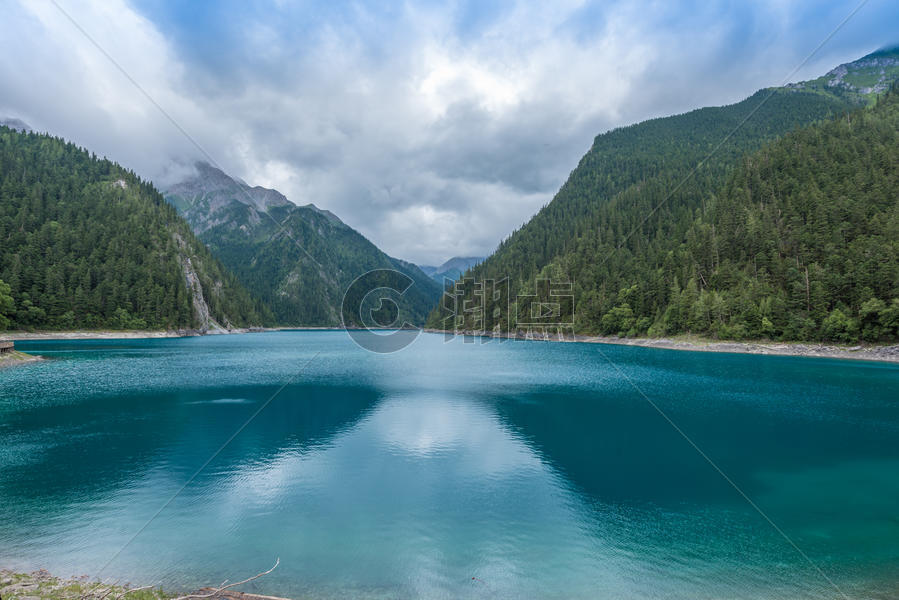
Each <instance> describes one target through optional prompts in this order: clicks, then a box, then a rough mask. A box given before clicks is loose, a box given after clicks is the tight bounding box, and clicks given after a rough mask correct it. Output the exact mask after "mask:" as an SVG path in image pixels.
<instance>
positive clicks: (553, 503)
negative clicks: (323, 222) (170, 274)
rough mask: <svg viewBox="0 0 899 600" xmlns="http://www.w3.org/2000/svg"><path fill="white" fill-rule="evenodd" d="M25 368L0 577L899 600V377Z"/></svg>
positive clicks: (283, 591)
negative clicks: (12, 572)
mask: <svg viewBox="0 0 899 600" xmlns="http://www.w3.org/2000/svg"><path fill="white" fill-rule="evenodd" d="M17 347H20V348H21V349H22V350H26V351H29V352H34V353H38V354H43V355H44V356H46V357H48V358H52V359H53V360H49V361H46V362H42V363H38V364H32V365H28V366H23V367H19V368H14V369H6V370H3V371H0V566H5V567H13V568H18V569H33V568H38V567H43V568H47V569H49V570H51V571H52V572H54V573H56V574H59V575H80V574H91V575H97V574H98V573H99V574H100V575H101V576H102V577H103V578H119V577H122V578H125V579H127V580H130V581H134V582H139V583H141V584H145V583H155V582H165V585H166V587H167V588H168V589H170V590H172V591H178V590H182V589H184V590H187V589H194V588H197V587H199V586H202V585H214V584H218V583H220V582H221V581H222V580H223V579H226V578H227V579H230V580H237V579H242V578H244V577H247V576H249V575H252V574H254V573H256V572H259V571H262V570H265V569H267V568H268V567H270V566H271V564H272V563H274V561H275V559H276V558H278V557H280V559H281V566H280V567H279V568H278V569H277V570H276V571H275V572H274V573H272V574H271V575H269V576H267V577H266V578H264V579H261V580H259V581H257V582H254V585H255V587H254V585H249V586H247V589H250V590H252V589H256V590H259V591H262V592H264V593H268V594H277V595H286V596H292V597H303V598H313V599H321V598H349V597H352V598H363V599H367V598H435V599H444V598H446V599H449V598H559V599H562V598H583V599H595V598H635V599H639V598H766V599H768V598H823V597H840V596H839V592H837V590H836V589H835V588H834V587H833V585H831V583H830V582H828V579H830V580H831V581H832V582H833V584H835V586H836V587H837V588H839V589H840V591H842V592H843V593H845V594H846V595H848V596H849V597H853V598H856V597H857V598H892V597H896V595H897V593H899V401H897V398H899V367H897V366H896V365H889V364H879V363H865V362H849V361H836V360H828V359H809V358H789V357H770V356H750V355H732V354H708V353H689V352H676V351H665V350H655V349H647V348H635V347H625V346H601V347H600V346H596V345H591V344H549V343H541V342H520V341H515V342H513V341H505V342H502V343H498V342H496V341H493V342H490V343H487V344H479V343H474V344H465V343H462V341H461V340H456V341H455V342H452V343H445V342H444V339H443V337H442V336H439V335H424V336H422V337H421V338H420V339H419V340H417V341H416V342H415V343H414V344H413V345H412V346H411V347H409V348H407V349H405V350H404V351H402V352H399V353H396V354H391V355H378V354H371V353H368V352H365V351H364V350H362V349H360V348H358V347H357V346H355V345H354V344H353V343H352V342H351V341H350V340H349V339H348V337H347V336H346V334H344V333H342V332H281V333H267V334H251V335H243V336H219V337H203V338H186V339H155V340H116V341H112V340H106V341H77V342H74V341H67V342H28V343H19V344H17ZM310 359H311V360H310ZM609 361H612V362H613V363H614V365H613V364H611V363H610V362H609ZM619 369H620V371H619ZM285 384H287V386H286V387H284V388H283V390H282V389H281V388H282V387H283V386H284V385H285ZM279 390H281V391H280V392H279ZM643 394H645V395H646V397H648V398H649V399H650V400H651V401H652V402H653V403H655V404H656V405H657V406H658V408H659V409H661V410H662V411H663V412H664V413H665V414H666V415H667V416H668V417H669V418H670V419H671V421H672V422H673V423H674V424H675V425H676V426H677V427H678V428H679V429H680V431H681V432H682V433H683V435H682V434H681V433H679V432H678V431H677V430H676V429H675V428H674V426H672V424H671V423H669V422H668V421H667V420H666V419H665V418H663V417H662V415H660V413H659V412H658V411H657V410H656V409H655V408H654V407H653V406H652V404H651V403H650V402H649V401H647V398H644V397H643ZM273 395H274V399H273V400H272V401H271V403H270V404H269V405H268V406H266V407H265V409H264V410H262V412H260V413H259V415H258V417H256V418H255V419H254V420H252V421H251V422H250V424H249V425H248V426H247V427H246V428H245V429H243V430H242V431H241V432H240V433H239V434H238V435H237V436H236V437H235V438H234V440H233V441H232V442H231V443H230V444H228V445H227V446H226V447H225V449H224V450H222V451H221V452H220V453H219V454H218V455H216V456H215V458H213V459H212V460H211V461H210V462H209V464H208V466H206V467H205V468H204V469H203V470H202V471H201V472H200V473H199V475H197V476H196V478H194V479H193V480H191V477H192V476H193V475H194V474H195V473H196V472H197V470H198V469H200V467H201V466H202V465H203V464H204V463H205V462H206V461H207V460H208V459H209V458H210V457H211V456H213V455H214V454H215V453H216V451H217V450H218V449H219V448H220V447H221V446H222V445H223V444H224V443H225V442H226V441H227V440H228V439H229V438H230V437H231V436H232V435H233V434H234V433H235V431H237V430H238V429H239V428H240V427H241V425H243V424H244V423H245V422H246V421H247V419H248V418H249V417H250V416H251V415H253V414H254V413H255V412H256V411H258V410H259V408H260V407H262V406H263V404H264V403H265V402H266V401H267V400H268V399H269V398H272V396H273ZM684 436H687V437H689V438H690V440H692V441H693V443H695V445H696V446H697V447H698V448H699V449H700V450H701V451H702V452H703V453H705V455H706V456H707V457H708V458H709V459H711V460H712V461H713V462H714V463H715V464H716V465H717V466H718V467H719V468H720V469H721V471H722V472H723V473H724V474H726V476H727V477H728V478H730V480H731V481H732V482H733V483H734V484H735V485H736V486H737V487H739V488H740V490H742V491H743V492H744V493H745V494H746V495H747V496H748V497H749V498H751V499H752V501H753V502H754V503H755V504H756V505H757V506H758V508H759V509H760V511H761V512H762V513H764V515H765V516H763V515H762V514H760V512H759V511H757V510H756V509H755V508H753V507H752V506H751V505H750V504H749V502H748V501H747V500H746V498H744V497H743V496H741V494H740V493H739V492H738V491H737V490H736V489H735V487H734V486H733V485H731V483H729V482H728V481H727V480H726V479H725V477H724V476H722V474H721V473H719V472H718V471H716V469H715V468H713V467H712V466H711V465H710V464H709V462H708V461H707V460H706V458H704V457H703V456H702V455H701V454H700V452H699V451H697V449H696V448H694V447H693V446H691V444H690V443H688V442H687V441H686V440H685V438H684ZM188 481H190V483H189V484H188V485H187V486H185V483H186V482H188ZM179 492H180V493H179ZM173 498H174V499H173ZM169 501H170V502H169ZM167 502H168V504H166V503H167ZM163 506H164V508H162V507H163ZM160 508H162V510H161V511H160ZM157 512H158V514H157ZM154 515H156V516H155V518H153V517H154ZM766 517H767V518H766ZM768 519H770V522H769V521H768ZM772 522H773V523H774V524H776V525H777V526H778V527H779V528H780V529H781V531H782V532H783V534H784V535H785V536H786V538H789V541H788V540H787V539H786V538H785V537H784V535H781V534H780V533H779V532H778V531H777V530H776V529H775V528H774V526H772ZM135 535H136V537H135ZM794 544H795V546H794ZM797 548H798V550H797ZM800 551H801V552H800ZM803 553H804V554H805V555H806V556H807V557H808V559H809V560H807V559H806V558H804V557H803V555H802V554H803ZM819 569H820V570H819ZM101 570H102V571H101Z"/></svg>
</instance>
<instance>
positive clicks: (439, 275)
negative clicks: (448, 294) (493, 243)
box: [420, 256, 484, 285]
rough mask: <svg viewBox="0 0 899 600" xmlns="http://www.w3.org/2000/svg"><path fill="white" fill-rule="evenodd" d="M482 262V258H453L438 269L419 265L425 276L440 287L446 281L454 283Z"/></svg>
mask: <svg viewBox="0 0 899 600" xmlns="http://www.w3.org/2000/svg"><path fill="white" fill-rule="evenodd" d="M483 260H484V257H483V256H454V257H452V258H451V259H449V260H448V261H446V262H445V263H443V264H442V265H440V266H439V267H431V266H427V265H420V268H421V270H422V271H424V273H425V275H427V276H428V277H430V278H431V279H433V280H434V281H436V282H437V283H439V284H440V285H443V283H444V281H445V280H447V279H450V280H452V281H456V280H457V279H459V278H460V277H462V275H463V274H464V273H465V272H466V271H468V269H470V268H471V267H473V266H475V265H476V264H478V263H480V262H482V261H483Z"/></svg>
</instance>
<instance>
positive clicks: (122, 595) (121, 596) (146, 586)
mask: <svg viewBox="0 0 899 600" xmlns="http://www.w3.org/2000/svg"><path fill="white" fill-rule="evenodd" d="M150 589H153V586H152V585H145V586H143V587H136V588H134V589H130V590H125V591H124V592H122V593H121V594H119V595H118V596H116V597H115V600H122V598H124V597H125V596H127V595H128V594H130V593H131V592H139V591H141V590H150Z"/></svg>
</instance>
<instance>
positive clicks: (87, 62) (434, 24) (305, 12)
mask: <svg viewBox="0 0 899 600" xmlns="http://www.w3.org/2000/svg"><path fill="white" fill-rule="evenodd" d="M60 3H61V5H62V6H63V7H64V8H65V10H66V11H67V12H68V13H69V14H70V15H71V16H72V18H73V19H74V20H75V21H77V23H78V24H79V25H80V26H81V27H83V28H84V30H85V31H86V32H88V34H89V35H90V36H91V37H92V38H93V39H94V40H96V42H97V44H98V45H100V46H101V47H102V48H103V49H104V50H105V51H106V52H108V53H109V54H110V55H111V56H112V57H114V59H115V60H116V62H118V63H119V64H120V65H121V67H122V69H124V70H125V71H126V72H127V73H128V75H129V76H130V77H132V78H133V79H134V80H135V81H137V82H138V83H139V84H140V85H141V87H143V88H144V89H145V90H146V92H147V93H148V94H149V95H150V96H151V97H152V98H153V99H154V100H155V101H156V102H157V103H158V104H159V105H160V106H161V107H163V109H164V110H165V112H166V113H167V114H168V115H170V116H171V117H172V119H173V120H174V121H175V122H177V123H178V124H179V125H180V126H181V127H182V128H183V129H184V130H185V131H187V133H188V134H189V136H190V138H191V139H188V138H187V137H185V136H184V135H183V134H182V133H181V132H180V131H179V130H178V129H177V128H176V127H175V126H173V125H172V123H171V122H169V120H168V118H167V117H166V116H164V115H162V114H161V113H160V112H159V111H158V110H157V109H156V108H155V107H154V106H153V105H152V104H151V103H150V102H148V101H147V99H146V98H144V97H143V95H142V94H141V93H140V92H139V91H138V90H137V89H136V88H135V87H134V86H133V84H132V83H131V82H130V81H129V80H128V79H127V78H126V77H125V76H123V75H122V73H121V72H119V70H118V69H117V68H116V67H115V66H114V65H112V64H111V63H110V62H109V61H108V60H107V58H106V57H104V56H103V54H101V53H100V52H99V51H98V50H97V48H96V47H95V46H94V45H93V44H91V42H89V41H88V40H87V39H86V38H85V37H84V35H83V34H82V33H81V32H80V31H78V29H76V28H75V27H74V26H73V25H72V23H71V22H69V20H68V19H67V18H66V17H65V16H64V15H63V14H61V13H60V11H59V10H57V9H56V7H55V6H54V5H53V4H52V3H49V2H48V3H43V2H34V3H32V2H23V3H22V4H21V5H19V6H15V5H14V6H12V7H10V8H9V9H8V10H7V11H6V12H7V14H5V16H4V22H3V24H2V25H0V28H2V30H3V36H2V38H0V39H2V41H0V80H2V82H3V84H2V85H3V88H2V95H0V116H15V117H20V118H22V119H23V120H25V121H27V122H29V123H31V124H32V125H33V126H35V127H36V128H38V129H45V130H48V131H50V132H52V133H54V134H58V135H62V136H64V137H66V138H68V139H71V140H73V141H75V142H77V143H79V144H82V145H84V146H86V147H88V148H89V149H91V150H93V151H95V152H97V153H99V154H104V155H107V156H109V157H110V158H113V159H114V160H117V161H118V162H121V163H122V164H124V165H126V166H128V167H131V168H134V169H135V170H136V171H138V173H140V174H141V175H145V176H147V177H149V178H151V179H153V180H154V181H156V182H158V183H160V184H161V185H165V184H166V183H167V182H169V181H171V180H173V179H174V178H176V177H177V176H178V174H179V173H181V172H183V169H182V167H181V166H180V165H184V164H188V163H190V162H191V161H192V160H194V159H196V158H200V157H201V152H200V151H199V150H198V149H197V148H196V146H195V144H194V142H196V143H197V144H198V145H199V146H200V147H202V148H204V149H205V150H206V151H208V153H209V154H210V155H211V156H212V157H213V159H214V161H215V162H217V163H218V164H220V165H221V166H222V167H223V168H224V169H226V170H227V171H228V172H230V173H231V174H232V175H235V176H237V177H240V178H242V179H244V180H246V181H248V182H249V183H251V184H254V185H257V184H258V185H265V186H268V187H275V188H277V189H279V190H280V191H282V192H283V193H285V194H286V195H287V196H288V198H290V199H291V200H293V201H294V202H296V203H298V204H306V203H308V202H314V203H315V204H316V205H318V206H320V207H323V208H327V209H330V210H332V211H333V212H335V213H336V214H337V215H338V216H340V218H341V219H343V220H344V221H345V222H347V223H348V224H350V225H352V226H353V227H355V228H357V229H358V230H360V231H361V232H362V233H363V234H364V235H366V236H367V237H369V238H370V239H371V240H372V241H373V242H375V244H377V245H378V246H379V247H381V248H382V249H384V250H385V251H387V252H388V253H390V254H391V255H394V256H398V257H401V258H405V259H409V260H413V261H417V262H422V263H434V264H437V263H440V262H442V261H443V260H445V259H446V258H448V257H449V256H451V255H456V254H459V255H483V254H487V253H489V252H490V251H491V250H492V249H493V248H494V247H495V246H496V245H497V243H498V242H499V241H500V240H501V239H502V238H503V237H505V236H506V235H508V234H509V233H510V232H511V231H512V229H514V228H515V227H517V226H519V225H521V224H522V223H523V222H525V221H526V220H527V219H528V218H529V217H530V216H531V215H532V214H533V213H534V212H535V211H537V210H538V209H539V208H540V207H541V206H542V205H543V204H545V203H546V202H548V201H549V200H550V199H551V198H552V196H553V194H554V193H555V191H556V190H557V189H558V188H559V186H560V185H561V183H562V182H563V181H564V178H565V177H566V176H567V174H568V173H569V172H570V171H571V170H572V169H573V168H574V167H575V166H576V164H577V161H578V159H579V158H580V156H581V155H582V154H583V153H584V152H585V151H586V150H587V149H588V148H589V146H590V143H591V142H592V139H593V137H594V136H595V135H596V134H598V133H600V132H602V131H605V130H608V129H609V128H611V127H615V126H619V125H626V124H630V123H632V122H636V121H639V120H642V119H645V118H648V117H652V116H659V115H665V114H671V113H673V112H678V111H684V110H689V109H691V108H695V107H697V106H702V105H710V104H720V103H725V102H731V101H736V100H739V99H741V98H742V97H745V96H746V95H748V94H750V93H752V92H753V91H755V89H757V88H759V87H764V86H768V85H775V84H779V83H780V82H781V80H782V79H783V77H785V76H786V75H787V74H788V73H789V72H790V71H791V70H792V69H793V68H794V67H795V66H796V65H797V64H799V63H800V62H801V61H802V59H804V58H805V56H807V54H808V53H809V52H811V50H812V49H813V48H814V47H815V46H816V45H817V44H818V43H819V42H820V41H821V40H823V39H824V38H825V36H826V35H827V34H828V33H830V31H832V29H833V27H835V26H836V24H837V23H839V21H840V20H841V19H842V18H843V17H844V16H845V14H844V13H848V10H849V9H847V8H846V6H845V5H844V4H842V3H837V2H833V3H829V4H827V3H825V4H823V5H822V4H821V3H817V2H810V1H809V2H794V3H786V4H785V3H780V2H773V1H772V2H768V3H753V4H751V5H741V4H736V3H727V2H719V3H705V2H695V3H693V2H681V3H665V2H611V3H602V4H600V3H597V2H587V1H583V0H565V1H560V2H555V3H533V2H463V1H458V2H450V3H431V2H420V3H418V2H407V3H405V4H398V5H395V6H394V7H393V8H389V9H382V8H381V7H379V6H378V5H377V4H374V3H372V4H366V3H360V2H342V1H335V2H331V3H328V4H327V5H321V3H311V2H307V3H303V2H301V3H297V4H293V3H287V2H277V3H263V2H236V1H235V2H231V1H227V2H221V3H219V2H213V3H204V2H196V3H164V2H156V1H151V0H144V1H143V2H138V3H137V4H129V3H127V2H125V1H124V0H60ZM812 17H815V18H812ZM896 18H899V11H897V9H896V8H895V7H894V6H893V5H892V4H891V3H889V2H887V1H886V0H872V1H871V2H869V4H868V5H867V6H866V7H865V8H864V10H863V11H861V12H860V13H859V15H858V16H857V17H856V18H854V19H853V20H852V21H850V23H848V24H847V25H846V27H844V29H843V30H842V31H841V32H840V33H839V34H838V35H837V36H834V38H833V39H832V40H831V41H830V42H829V43H828V45H827V46H825V48H823V49H822V51H821V52H820V56H819V57H817V58H816V59H815V60H813V61H811V62H810V63H809V64H808V65H807V67H806V68H805V69H804V70H803V71H802V72H801V73H799V74H798V75H797V77H796V78H803V77H812V76H815V75H817V74H819V73H820V72H823V71H826V70H827V69H828V68H830V67H831V66H833V65H835V64H837V63H838V62H843V61H845V60H851V59H853V58H856V57H857V56H859V55H861V54H863V53H865V52H868V51H870V50H872V49H873V48H874V47H876V46H878V45H882V44H885V43H887V42H890V41H892V40H890V39H889V38H888V37H887V36H889V35H892V34H893V33H892V32H891V31H889V27H887V25H884V24H883V23H887V24H888V23H895V22H896ZM878 36H879V37H878Z"/></svg>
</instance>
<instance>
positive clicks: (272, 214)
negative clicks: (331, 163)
mask: <svg viewBox="0 0 899 600" xmlns="http://www.w3.org/2000/svg"><path fill="white" fill-rule="evenodd" d="M165 197H166V200H168V202H169V203H170V204H172V205H173V206H175V207H176V208H177V209H178V211H179V212H180V213H181V215H182V216H184V218H185V219H186V220H187V222H188V223H189V224H190V226H191V228H192V229H193V231H194V233H196V234H197V236H198V237H199V238H200V239H201V240H202V241H203V242H204V243H205V244H206V245H207V246H208V247H209V248H210V249H211V250H212V252H213V254H215V255H216V257H217V258H219V259H220V260H221V261H222V262H223V263H224V264H225V265H226V266H228V267H229V268H230V269H231V270H232V271H234V273H236V274H237V276H238V278H240V280H241V282H242V283H243V284H244V285H245V286H246V287H247V288H249V289H250V290H251V291H252V292H253V293H254V294H256V295H257V296H259V297H260V298H261V299H262V300H263V302H264V303H265V304H266V306H267V307H269V308H270V309H271V311H272V312H273V314H274V316H275V321H276V322H277V323H278V324H280V325H286V326H290V325H330V326H336V325H340V324H341V322H342V317H341V304H342V301H343V295H344V293H345V292H346V289H347V288H348V286H349V284H350V283H351V282H352V281H353V280H354V279H356V278H357V277H359V276H360V275H362V274H364V273H366V272H368V271H371V270H374V269H393V270H396V271H400V272H401V273H404V274H405V275H406V276H408V277H409V278H410V279H411V280H412V281H413V285H412V287H411V288H410V289H409V290H408V291H407V292H406V293H405V294H404V295H403V296H402V298H400V299H399V303H400V306H399V311H400V314H401V316H402V317H403V318H404V319H405V320H406V321H408V322H410V323H414V324H421V323H423V322H424V319H425V317H426V315H427V313H428V311H429V310H430V309H431V308H432V307H433V306H434V305H435V304H436V303H437V299H438V297H439V294H440V287H439V286H438V285H437V284H436V282H434V281H433V280H431V279H430V278H429V277H427V275H425V274H424V273H423V272H422V271H421V270H420V269H419V268H418V267H416V266H415V265H412V264H410V263H407V262H405V261H401V260H398V259H394V258H391V257H389V256H387V255H386V254H385V253H384V252H382V251H381V250H379V249H378V248H377V247H376V246H375V245H374V244H372V243H371V242H370V241H368V240H367V239H365V237H364V236H362V235H361V234H360V233H359V232H357V231H356V230H354V229H353V228H351V227H349V226H348V225H346V224H345V223H343V221H341V220H340V219H339V218H338V217H337V216H336V215H334V214H333V213H331V212H330V211H327V210H322V209H320V208H318V207H316V206H315V205H314V204H308V205H306V206H297V205H295V204H293V203H292V202H290V201H289V200H288V199H287V198H286V197H285V196H284V195H283V194H281V193H280V192H278V191H277V190H271V189H266V188H263V187H259V186H255V187H254V186H250V185H248V184H247V183H245V182H243V181H239V180H237V179H234V178H232V177H230V176H228V175H227V174H225V173H224V172H222V171H221V170H219V169H217V168H215V167H213V166H211V165H209V164H206V163H198V164H197V165H196V172H195V173H194V174H193V175H192V176H191V177H188V178H187V179H185V180H183V181H181V182H179V183H177V184H175V185H173V186H171V187H169V188H168V189H167V190H166V191H165Z"/></svg>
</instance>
